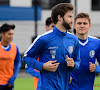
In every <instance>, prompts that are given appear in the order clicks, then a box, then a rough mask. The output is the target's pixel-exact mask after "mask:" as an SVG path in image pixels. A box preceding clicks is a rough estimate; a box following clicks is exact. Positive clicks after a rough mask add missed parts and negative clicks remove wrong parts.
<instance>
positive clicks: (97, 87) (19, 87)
mask: <svg viewBox="0 0 100 90" xmlns="http://www.w3.org/2000/svg"><path fill="white" fill-rule="evenodd" d="M33 83H34V80H33V78H17V79H16V81H15V85H14V87H15V89H14V90H34V85H33ZM93 90H100V76H98V77H96V78H95V83H94V89H93Z"/></svg>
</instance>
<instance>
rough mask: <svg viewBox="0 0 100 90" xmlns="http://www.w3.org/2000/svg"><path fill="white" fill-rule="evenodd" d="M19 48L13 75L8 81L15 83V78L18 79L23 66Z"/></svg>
mask: <svg viewBox="0 0 100 90" xmlns="http://www.w3.org/2000/svg"><path fill="white" fill-rule="evenodd" d="M16 48H17V54H16V58H15V60H14V70H13V72H14V73H13V76H12V77H11V78H10V79H9V81H8V83H9V84H11V85H13V84H14V80H15V79H16V77H17V75H18V72H19V69H20V67H21V59H20V53H19V49H18V47H17V46H16Z"/></svg>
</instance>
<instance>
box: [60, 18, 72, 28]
mask: <svg viewBox="0 0 100 90" xmlns="http://www.w3.org/2000/svg"><path fill="white" fill-rule="evenodd" d="M62 25H63V26H64V27H65V28H66V29H71V27H70V25H69V24H68V23H67V22H66V21H65V19H64V18H63V23H62Z"/></svg>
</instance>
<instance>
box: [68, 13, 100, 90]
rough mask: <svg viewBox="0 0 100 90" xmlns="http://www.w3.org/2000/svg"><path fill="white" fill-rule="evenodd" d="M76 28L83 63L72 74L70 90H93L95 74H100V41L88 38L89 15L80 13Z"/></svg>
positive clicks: (75, 24)
mask: <svg viewBox="0 0 100 90" xmlns="http://www.w3.org/2000/svg"><path fill="white" fill-rule="evenodd" d="M74 28H75V30H76V36H77V37H78V39H79V47H80V58H81V63H80V67H79V69H78V70H77V71H72V72H71V77H72V81H71V83H70V85H69V90H93V84H94V79H95V72H96V73H100V65H99V66H96V65H95V60H96V59H97V61H98V62H99V64H100V40H99V39H97V38H94V37H90V36H88V31H89V29H90V28H91V20H90V17H89V15H88V14H87V13H79V14H78V15H76V17H75V23H74Z"/></svg>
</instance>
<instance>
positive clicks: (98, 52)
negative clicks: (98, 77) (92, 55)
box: [95, 40, 100, 73]
mask: <svg viewBox="0 0 100 90" xmlns="http://www.w3.org/2000/svg"><path fill="white" fill-rule="evenodd" d="M97 61H98V63H99V66H97V67H96V69H95V72H96V73H100V40H99V47H98V51H97Z"/></svg>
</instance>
